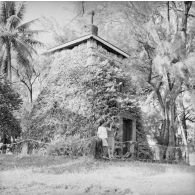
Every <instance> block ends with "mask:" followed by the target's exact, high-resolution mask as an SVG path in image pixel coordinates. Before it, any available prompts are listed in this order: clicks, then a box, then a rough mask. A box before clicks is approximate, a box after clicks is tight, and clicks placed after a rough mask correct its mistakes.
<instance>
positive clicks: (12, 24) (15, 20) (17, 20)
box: [6, 15, 21, 29]
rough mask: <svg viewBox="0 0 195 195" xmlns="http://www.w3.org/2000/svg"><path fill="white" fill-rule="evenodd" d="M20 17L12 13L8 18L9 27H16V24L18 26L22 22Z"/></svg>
mask: <svg viewBox="0 0 195 195" xmlns="http://www.w3.org/2000/svg"><path fill="white" fill-rule="evenodd" d="M20 21H21V20H20V18H19V17H18V16H17V15H12V16H10V17H9V18H8V19H7V23H6V26H7V29H12V28H15V27H16V26H18V24H19V23H20Z"/></svg>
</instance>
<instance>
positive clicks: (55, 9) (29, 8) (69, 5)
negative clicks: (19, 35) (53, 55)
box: [24, 1, 77, 50]
mask: <svg viewBox="0 0 195 195" xmlns="http://www.w3.org/2000/svg"><path fill="white" fill-rule="evenodd" d="M25 4H26V12H25V15H24V22H27V21H31V20H34V19H36V18H39V19H41V18H43V17H46V18H49V19H52V20H56V22H57V23H58V24H59V25H60V26H65V25H66V24H68V23H69V22H70V21H71V20H72V18H74V17H75V15H76V14H77V10H76V8H77V7H76V6H77V2H69V1H65V2H61V1H28V2H25ZM31 29H38V30H42V29H43V26H41V24H40V23H39V22H36V23H35V24H34V25H32V26H31ZM37 39H38V40H40V41H41V42H43V43H46V44H47V43H50V42H52V40H51V39H52V35H51V33H49V32H44V33H41V34H40V35H39V36H38V37H37ZM41 50H42V49H41Z"/></svg>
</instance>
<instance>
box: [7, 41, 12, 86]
mask: <svg viewBox="0 0 195 195" xmlns="http://www.w3.org/2000/svg"><path fill="white" fill-rule="evenodd" d="M6 59H7V78H8V80H9V81H10V82H11V81H12V72H11V71H12V70H11V48H10V43H9V40H7V44H6Z"/></svg>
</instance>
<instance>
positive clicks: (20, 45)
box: [14, 38, 37, 58]
mask: <svg viewBox="0 0 195 195" xmlns="http://www.w3.org/2000/svg"><path fill="white" fill-rule="evenodd" d="M14 42H16V44H15V46H17V48H16V51H17V52H23V53H24V54H27V55H29V56H30V57H31V58H32V55H31V54H32V53H35V54H36V53H37V52H36V50H35V49H34V48H33V47H32V46H31V45H29V44H27V43H26V42H25V40H21V39H19V38H15V39H14Z"/></svg>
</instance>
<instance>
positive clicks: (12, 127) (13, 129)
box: [0, 77, 22, 143]
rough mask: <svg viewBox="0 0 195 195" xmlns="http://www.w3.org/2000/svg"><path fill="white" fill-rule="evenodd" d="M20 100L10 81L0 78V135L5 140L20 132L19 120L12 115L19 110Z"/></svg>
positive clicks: (14, 136)
mask: <svg viewBox="0 0 195 195" xmlns="http://www.w3.org/2000/svg"><path fill="white" fill-rule="evenodd" d="M21 103H22V100H21V99H20V96H19V94H17V93H16V92H15V91H14V90H13V89H12V86H11V85H10V83H8V82H7V81H5V79H4V78H2V77H1V78H0V137H1V138H2V141H3V142H4V143H5V142H6V141H5V140H9V141H10V139H11V138H12V139H15V138H16V137H18V136H19V135H20V133H21V127H20V121H19V120H18V119H17V118H16V115H14V111H17V110H19V108H20V105H21Z"/></svg>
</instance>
